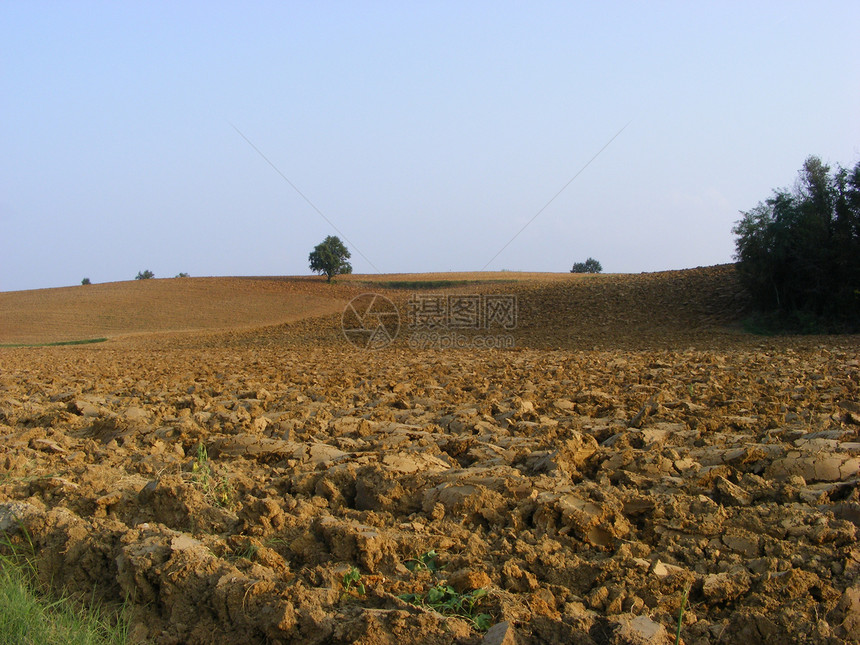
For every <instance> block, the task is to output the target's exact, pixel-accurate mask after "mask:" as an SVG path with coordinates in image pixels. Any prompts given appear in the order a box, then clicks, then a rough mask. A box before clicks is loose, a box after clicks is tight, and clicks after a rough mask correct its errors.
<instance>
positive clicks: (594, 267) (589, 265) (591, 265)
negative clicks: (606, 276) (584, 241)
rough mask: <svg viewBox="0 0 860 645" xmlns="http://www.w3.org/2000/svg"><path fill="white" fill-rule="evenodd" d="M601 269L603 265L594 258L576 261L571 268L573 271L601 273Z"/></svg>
mask: <svg viewBox="0 0 860 645" xmlns="http://www.w3.org/2000/svg"><path fill="white" fill-rule="evenodd" d="M601 271H603V267H602V266H600V262H598V261H597V260H595V259H594V258H588V259H587V260H586V261H585V262H575V263H574V265H573V268H572V269H571V270H570V272H571V273H600V272H601Z"/></svg>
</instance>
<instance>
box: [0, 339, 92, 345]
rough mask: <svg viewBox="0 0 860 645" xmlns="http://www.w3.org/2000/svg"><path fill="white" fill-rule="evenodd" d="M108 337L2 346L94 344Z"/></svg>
mask: <svg viewBox="0 0 860 645" xmlns="http://www.w3.org/2000/svg"><path fill="white" fill-rule="evenodd" d="M106 340H107V338H87V339H85V340H59V341H56V342H53V343H6V344H0V347H60V346H62V345H92V344H93V343H103V342H105V341H106Z"/></svg>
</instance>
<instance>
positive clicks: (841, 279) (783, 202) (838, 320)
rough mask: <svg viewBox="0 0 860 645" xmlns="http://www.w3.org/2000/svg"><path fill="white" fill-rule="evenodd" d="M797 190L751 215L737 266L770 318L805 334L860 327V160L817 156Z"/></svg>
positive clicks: (741, 233) (741, 235)
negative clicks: (831, 162)
mask: <svg viewBox="0 0 860 645" xmlns="http://www.w3.org/2000/svg"><path fill="white" fill-rule="evenodd" d="M798 174H799V177H798V179H797V183H796V184H795V186H794V188H793V189H792V190H785V189H782V190H774V192H773V196H772V197H770V198H769V199H766V200H765V201H764V202H759V204H758V205H757V206H756V207H755V208H753V209H752V210H749V211H746V212H743V211H741V215H742V216H743V217H742V219H741V220H740V221H738V222H737V223H736V225H735V227H734V228H733V229H732V232H733V233H734V234H735V235H737V239H736V240H735V246H736V249H737V253H736V254H735V259H736V260H737V262H738V263H737V270H738V273H739V275H740V278H741V281H742V282H743V284H744V285H745V286H746V287H747V289H748V291H749V292H750V294H751V295H752V297H753V300H754V303H755V305H756V306H757V308H758V309H759V311H760V312H761V313H762V314H764V316H765V322H767V323H768V325H769V326H776V327H777V328H780V327H781V328H784V329H793V330H798V331H846V330H848V331H850V330H857V329H860V162H858V163H857V164H856V165H855V166H854V168H852V169H850V170H849V169H846V168H842V167H841V166H837V169H836V171H835V172H833V173H832V174H831V171H830V167H829V166H827V165H825V164H824V163H822V161H821V159H819V158H818V157H814V156H812V157H809V158H807V159H806V161H805V162H804V164H803V168H802V169H801V170H800V171H799V173H798Z"/></svg>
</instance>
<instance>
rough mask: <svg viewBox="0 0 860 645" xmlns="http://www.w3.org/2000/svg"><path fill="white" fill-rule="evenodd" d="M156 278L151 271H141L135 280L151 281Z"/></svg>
mask: <svg viewBox="0 0 860 645" xmlns="http://www.w3.org/2000/svg"><path fill="white" fill-rule="evenodd" d="M154 277H155V274H154V273H153V272H152V271H150V270H149V269H147V270H146V271H139V272H138V274H137V275H136V276H135V278H134V279H135V280H150V279H151V278H154Z"/></svg>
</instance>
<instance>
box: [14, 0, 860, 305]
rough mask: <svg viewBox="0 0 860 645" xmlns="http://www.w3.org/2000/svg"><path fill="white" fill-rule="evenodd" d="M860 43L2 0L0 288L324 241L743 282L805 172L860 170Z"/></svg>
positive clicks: (475, 14)
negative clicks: (807, 168) (763, 217)
mask: <svg viewBox="0 0 860 645" xmlns="http://www.w3.org/2000/svg"><path fill="white" fill-rule="evenodd" d="M858 26H860V3H857V2H856V1H853V0H852V1H843V2H827V1H825V2H820V3H809V2H753V3H747V2H744V3H741V2H599V3H598V2H594V3H591V2H588V3H586V2H505V1H493V2H477V1H476V2H461V1H458V2H446V1H440V2H393V1H392V2H371V1H353V2H327V1H322V2H251V3H237V2H182V1H179V2H129V1H124V2H116V3H109V2H86V1H76V2H44V1H32V0H27V1H23V0H22V1H12V0H6V1H4V2H2V3H0V64H2V69H1V70H0V72H1V73H2V75H0V114H2V119H0V132H2V135H0V136H2V157H0V164H2V165H0V223H2V234H0V290H2V291H10V290H19V289H33V288H42V287H54V286H65V285H74V284H79V283H80V281H81V279H82V278H84V277H89V278H90V279H91V280H92V281H93V282H107V281H115V280H128V279H131V278H133V277H134V276H135V275H136V274H137V272H138V271H141V270H144V269H149V270H152V271H153V272H154V273H155V275H156V277H172V276H174V275H176V274H177V273H179V272H187V273H190V274H191V275H192V276H204V275H306V274H308V273H310V271H309V269H308V260H307V256H308V253H309V252H310V251H311V249H312V248H313V246H314V245H316V244H317V243H319V242H320V241H321V240H322V239H323V238H324V237H325V236H326V235H340V236H341V237H342V239H344V238H345V240H346V241H347V244H348V246H349V248H350V249H351V251H352V256H353V257H352V264H353V267H354V271H355V272H356V273H377V272H381V273H397V272H429V271H478V270H482V269H483V268H484V267H485V266H487V263H488V262H489V263H490V264H489V266H487V269H488V270H501V269H507V270H512V271H513V270H516V271H568V270H569V269H570V267H571V265H572V264H573V262H575V261H582V260H585V259H586V258H587V257H589V256H591V257H594V258H596V259H598V260H599V261H600V262H601V263H602V264H603V269H604V271H605V272H640V271H657V270H664V269H681V268H687V267H695V266H700V265H710V264H717V263H723V262H729V261H731V259H732V254H733V252H734V240H733V236H732V233H731V228H732V225H733V223H734V222H735V221H736V220H737V219H738V218H739V214H738V212H739V211H740V210H748V209H750V208H752V207H753V206H755V204H756V203H757V202H759V201H760V200H763V199H765V198H767V197H768V196H769V195H770V194H771V191H772V189H774V188H779V187H786V186H791V185H792V184H793V182H794V180H795V178H796V176H797V170H798V169H799V168H800V167H801V165H802V164H803V161H804V159H805V158H806V157H807V156H808V155H811V154H815V155H818V156H820V157H821V158H822V159H823V160H824V161H825V162H827V163H830V164H833V165H835V164H837V163H838V164H841V165H843V166H853V165H854V164H855V163H857V161H860V39H858V38H857V30H858ZM625 125H626V128H625V129H624V130H623V132H621V134H619V135H618V136H617V138H615V139H614V140H613V141H612V143H611V144H610V145H609V146H608V147H606V148H605V150H603V152H602V153H600V154H599V156H597V158H596V159H594V161H593V162H592V163H591V164H590V165H589V166H588V167H587V168H585V170H583V171H582V172H581V174H580V175H579V176H578V177H577V178H576V179H575V180H574V181H573V182H572V183H570V185H569V186H568V187H567V188H566V189H565V190H564V191H563V192H562V193H561V194H560V195H558V197H556V198H555V200H554V201H552V203H551V204H550V205H549V206H548V207H547V208H546V209H545V210H543V211H542V212H540V214H539V215H537V217H535V215H536V214H538V212H539V211H540V210H541V208H543V207H544V206H545V205H546V204H547V202H549V200H550V199H551V198H552V197H553V196H554V195H556V193H558V191H559V190H561V188H562V187H563V186H565V184H566V183H567V182H568V181H569V180H570V179H571V178H572V177H574V176H575V175H576V173H577V172H579V171H580V170H581V169H582V168H583V166H585V165H586V164H587V163H588V162H589V160H591V159H592V158H593V157H594V155H595V154H596V153H598V151H600V150H601V148H603V147H604V146H605V145H606V144H607V142H609V141H610V139H612V137H613V136H615V135H616V134H617V133H618V132H619V131H620V130H621V129H622V128H624V126H625ZM234 126H235V128H238V130H239V131H241V133H242V134H244V136H245V137H247V138H248V139H249V140H250V141H251V142H253V144H254V146H256V147H257V148H258V149H259V150H260V151H261V152H262V153H263V155H265V157H266V158H268V160H269V161H270V162H271V163H272V164H274V166H276V167H277V169H278V170H279V171H280V172H281V173H283V175H284V176H286V177H287V178H288V179H289V181H290V182H292V183H293V184H294V185H295V186H296V187H297V188H298V189H299V190H300V191H301V192H302V194H304V195H305V196H306V197H307V198H308V200H310V202H312V203H313V205H314V206H315V207H316V208H318V209H319V211H321V212H322V213H323V214H324V215H325V218H327V219H328V220H329V221H330V222H331V224H330V223H329V222H327V221H326V219H325V218H324V217H322V216H320V214H319V213H317V211H316V210H315V209H314V208H313V207H312V206H311V205H309V204H308V202H307V201H305V200H304V199H303V198H302V197H301V196H300V195H299V194H298V193H297V192H296V190H294V188H293V187H291V186H290V184H289V183H287V182H286V181H285V180H284V179H283V178H282V177H281V176H280V175H279V174H278V173H277V172H276V171H275V170H274V169H273V168H272V166H270V165H269V164H268V163H267V162H266V160H264V159H263V158H262V157H261V155H260V154H259V153H258V152H257V151H255V149H254V148H253V147H252V146H251V145H249V143H248V142H247V141H246V140H245V139H244V138H243V137H242V136H241V135H240V134H239V132H237V130H236V129H234ZM532 218H534V220H533V221H532V222H531V223H530V224H529V225H528V226H527V227H526V228H525V230H524V231H522V233H521V234H519V235H518V236H517V237H516V239H514V240H513V241H512V242H511V239H512V238H514V236H515V235H516V234H517V233H518V231H520V230H521V229H522V228H523V226H525V225H526V224H527V223H528V222H529V221H530V220H532ZM332 225H333V226H332ZM509 242H510V243H509ZM508 243H509V244H508ZM506 244H508V246H507V247H505V245H506ZM503 247H505V248H504V251H502V252H501V253H499V254H498V256H496V254H497V253H498V252H499V251H500V250H501V249H502V248H503ZM494 256H496V257H495V258H494ZM493 258H494V259H493ZM491 260H492V261H491Z"/></svg>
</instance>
